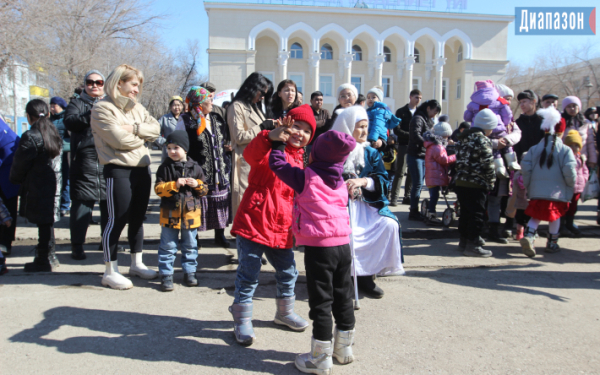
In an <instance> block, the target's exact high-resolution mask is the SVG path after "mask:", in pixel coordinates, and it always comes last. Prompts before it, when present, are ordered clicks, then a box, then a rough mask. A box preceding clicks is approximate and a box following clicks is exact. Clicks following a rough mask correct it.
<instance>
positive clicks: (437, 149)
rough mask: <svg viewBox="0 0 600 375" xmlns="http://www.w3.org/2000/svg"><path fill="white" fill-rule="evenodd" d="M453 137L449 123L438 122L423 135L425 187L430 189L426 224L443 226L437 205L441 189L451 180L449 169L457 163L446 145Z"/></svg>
mask: <svg viewBox="0 0 600 375" xmlns="http://www.w3.org/2000/svg"><path fill="white" fill-rule="evenodd" d="M451 135H452V127H450V124H448V123H447V122H438V123H437V124H435V125H434V126H433V129H432V130H431V131H427V132H425V134H423V139H424V142H423V146H425V150H426V151H425V185H426V186H427V187H428V188H429V207H428V211H427V216H426V217H425V223H426V224H428V225H442V221H441V220H440V219H438V218H437V215H436V209H435V207H436V205H437V202H438V200H439V198H440V189H441V187H443V186H448V184H449V183H450V178H449V176H448V167H449V166H450V165H452V164H454V163H455V162H456V155H450V156H448V153H447V152H446V145H448V138H449V137H450V136H451Z"/></svg>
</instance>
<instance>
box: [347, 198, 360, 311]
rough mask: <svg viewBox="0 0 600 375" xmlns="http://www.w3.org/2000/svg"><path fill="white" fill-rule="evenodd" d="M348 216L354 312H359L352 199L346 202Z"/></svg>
mask: <svg viewBox="0 0 600 375" xmlns="http://www.w3.org/2000/svg"><path fill="white" fill-rule="evenodd" d="M348 215H349V216H350V231H351V233H350V251H351V252H352V273H353V274H354V310H360V302H359V300H358V283H357V282H356V254H355V253H354V225H352V199H350V200H348Z"/></svg>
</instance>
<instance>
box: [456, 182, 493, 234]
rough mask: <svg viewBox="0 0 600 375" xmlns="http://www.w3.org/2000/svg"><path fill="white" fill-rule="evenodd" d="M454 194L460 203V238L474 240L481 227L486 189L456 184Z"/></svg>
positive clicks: (483, 219)
mask: <svg viewBox="0 0 600 375" xmlns="http://www.w3.org/2000/svg"><path fill="white" fill-rule="evenodd" d="M455 191H456V195H457V197H458V202H459V203H460V216H459V218H458V232H459V233H460V237H461V238H465V237H466V238H467V239H468V240H469V241H475V240H476V239H477V238H478V237H479V236H480V235H481V231H482V229H483V224H484V221H485V207H486V197H487V191H486V190H485V189H477V188H470V187H464V186H456V188H455Z"/></svg>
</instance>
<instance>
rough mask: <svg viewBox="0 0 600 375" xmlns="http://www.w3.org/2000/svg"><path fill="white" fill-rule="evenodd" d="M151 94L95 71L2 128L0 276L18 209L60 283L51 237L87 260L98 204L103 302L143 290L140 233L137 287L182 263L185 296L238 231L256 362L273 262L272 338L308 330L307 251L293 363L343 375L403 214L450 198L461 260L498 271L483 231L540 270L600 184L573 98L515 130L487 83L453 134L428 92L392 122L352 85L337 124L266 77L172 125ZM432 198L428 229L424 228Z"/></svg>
mask: <svg viewBox="0 0 600 375" xmlns="http://www.w3.org/2000/svg"><path fill="white" fill-rule="evenodd" d="M143 82H144V76H143V73H142V72H141V71H140V70H138V69H136V68H134V67H132V66H129V65H120V66H118V67H117V68H116V69H115V70H114V71H113V72H111V73H110V74H109V75H108V77H107V78H106V79H105V77H104V75H103V74H102V73H101V72H100V71H98V70H92V71H90V72H88V73H87V74H86V75H85V77H84V81H83V85H82V87H80V89H79V90H78V91H77V92H76V94H75V95H74V96H73V97H72V98H71V99H70V101H69V103H67V102H66V101H65V100H64V99H62V98H59V97H54V98H52V99H51V100H50V106H48V105H47V104H46V103H45V102H44V101H42V100H39V99H35V100H32V101H30V102H29V103H28V104H27V107H26V113H27V118H28V121H29V123H30V124H31V129H30V130H28V131H26V132H25V133H23V135H22V136H21V137H18V136H17V135H16V134H15V133H14V132H13V131H12V130H11V129H10V128H8V127H7V126H6V124H4V123H0V127H1V129H0V130H1V133H2V134H1V135H0V199H1V200H0V223H1V224H2V229H1V233H0V246H1V249H2V254H3V255H2V257H1V258H0V274H2V273H4V272H6V266H5V259H4V256H5V255H10V253H11V247H12V242H13V241H14V238H15V229H16V222H17V221H16V217H17V206H18V207H19V215H20V216H22V217H24V218H26V219H27V220H28V221H29V222H31V223H34V224H36V225H37V227H38V231H39V240H38V245H37V246H36V248H35V249H36V252H35V257H34V259H33V261H32V262H31V263H27V264H26V265H25V271H26V272H50V271H52V270H53V269H55V268H56V267H58V266H59V261H58V258H57V257H56V253H55V240H54V223H56V222H57V221H58V220H60V217H62V216H67V215H68V216H69V220H70V222H69V226H70V230H71V257H72V258H73V259H74V260H79V261H80V260H83V259H86V253H85V251H84V248H83V246H84V244H85V240H86V232H87V229H88V226H89V225H90V224H94V221H93V219H92V212H93V208H94V205H95V204H96V203H97V202H98V204H99V208H100V225H101V233H102V241H101V244H100V249H102V250H103V252H104V262H105V273H104V275H103V277H102V285H106V286H108V287H110V288H113V289H130V288H132V287H133V284H132V283H131V280H130V279H128V278H127V277H125V276H123V275H122V274H121V273H120V272H119V268H118V255H119V253H120V252H123V249H122V248H120V247H119V246H118V240H119V238H120V236H121V233H122V231H123V229H124V228H125V225H126V224H128V232H127V238H128V241H129V248H130V256H131V266H130V268H129V274H130V275H133V276H138V277H141V278H143V279H155V278H157V277H160V281H161V288H162V290H163V291H165V292H168V291H172V290H173V289H174V282H173V274H174V261H175V256H176V253H177V251H178V249H179V250H180V251H181V253H182V257H181V268H182V270H183V274H184V279H183V280H184V284H185V285H187V286H190V287H193V286H197V285H198V280H197V279H196V276H195V274H196V268H197V265H198V261H197V258H198V243H197V235H198V232H199V231H209V230H214V241H215V243H216V244H217V245H219V246H223V247H230V246H231V244H230V243H229V240H228V239H227V238H226V236H225V229H226V228H227V227H228V226H229V225H232V227H231V234H232V236H234V237H235V242H236V248H237V252H238V258H239V266H238V269H237V274H236V279H235V292H234V300H233V304H232V305H231V306H230V308H229V311H230V312H231V314H232V317H233V321H234V334H235V338H236V340H237V341H238V342H239V343H240V344H241V345H245V346H247V345H251V344H252V343H253V342H254V341H255V339H256V335H255V333H254V330H253V326H252V311H253V303H252V299H253V295H254V291H255V290H256V287H257V286H258V280H259V273H260V269H261V266H262V265H263V264H266V262H267V261H268V262H269V263H270V264H271V265H272V266H273V267H274V268H275V274H274V276H275V281H276V284H277V294H276V315H275V319H274V322H275V323H276V324H279V325H283V326H286V327H288V328H290V329H291V330H293V331H304V330H305V329H306V328H307V327H308V325H309V323H308V322H307V321H306V320H305V319H303V318H302V317H300V316H299V315H298V314H297V313H295V312H294V304H295V296H296V293H295V284H296V280H297V278H298V270H297V268H296V263H295V260H294V249H302V251H304V262H305V269H306V277H307V289H308V295H309V306H310V314H309V317H310V319H311V320H312V321H313V338H312V342H311V351H310V352H308V353H305V354H301V355H299V356H298V357H297V358H296V362H295V363H296V366H297V367H298V369H300V370H301V371H303V372H308V373H317V374H327V373H330V371H331V368H332V357H335V358H336V359H337V360H338V362H340V363H342V364H345V363H350V362H352V361H353V359H354V357H353V354H352V344H353V341H354V333H355V329H354V326H355V319H354V312H353V311H354V310H353V303H352V297H353V294H354V288H355V287H356V288H358V289H360V290H362V292H363V293H365V294H366V295H368V296H370V297H373V298H382V297H383V296H384V291H383V290H382V289H381V288H380V286H378V285H377V284H376V278H377V277H386V276H398V275H403V274H404V268H403V262H404V257H403V249H402V230H401V226H400V223H399V220H398V217H397V216H396V215H395V214H394V213H392V211H391V210H390V206H392V207H393V206H397V205H398V204H406V205H409V206H410V210H409V214H408V219H409V220H419V221H425V223H427V224H428V225H441V224H442V223H441V220H440V219H439V218H438V217H437V213H436V205H437V203H438V200H439V196H440V194H442V193H447V191H449V190H453V191H454V192H455V193H456V196H457V200H458V203H459V205H460V215H459V222H458V231H459V234H460V241H459V244H458V246H459V248H460V249H461V251H463V254H464V255H465V256H476V257H489V256H491V255H492V252H491V251H490V250H487V249H484V246H485V243H486V240H485V239H484V237H486V236H485V235H484V233H485V232H486V230H487V237H486V239H487V241H493V242H499V243H504V244H507V243H508V239H509V238H510V237H511V236H513V234H514V237H515V239H517V240H519V241H520V244H521V247H522V251H523V253H524V254H525V255H527V256H529V257H534V256H535V255H536V248H535V246H534V242H535V240H536V238H537V229H538V226H539V224H540V222H542V221H547V222H549V230H548V236H547V243H546V247H545V250H546V251H547V252H549V253H554V252H557V251H559V250H560V246H559V245H558V238H559V236H560V235H565V234H566V235H569V236H575V237H576V236H580V235H581V230H580V229H579V228H578V227H577V225H576V224H575V222H574V218H575V215H576V212H577V202H578V200H579V199H580V197H581V194H582V192H583V191H584V188H585V187H586V183H587V181H588V179H589V176H590V171H596V169H597V159H598V148H597V145H598V139H597V119H598V110H597V109H596V108H594V107H592V108H588V109H587V110H586V111H585V112H582V105H581V101H580V100H579V98H577V97H574V96H568V97H566V98H563V100H562V103H561V104H562V111H563V112H562V113H560V112H559V111H558V109H557V107H558V101H559V98H558V97H557V96H556V95H552V94H547V95H545V96H543V97H542V99H541V100H540V99H539V97H538V96H537V95H536V94H535V93H534V92H533V91H531V90H525V91H523V92H521V93H519V94H518V95H517V96H516V100H517V101H518V105H519V108H520V110H521V114H520V116H519V117H518V118H517V119H516V120H515V119H514V117H513V113H512V110H511V102H512V100H514V99H515V97H514V93H513V91H512V90H511V89H510V88H509V87H507V86H505V85H501V84H495V83H494V82H492V81H490V80H486V81H478V82H477V83H476V85H475V86H476V87H475V91H474V93H473V95H472V96H471V100H472V101H471V103H469V105H468V106H467V108H466V111H465V113H464V118H462V119H456V120H460V122H461V123H460V125H459V126H458V127H457V128H456V129H454V130H453V129H452V126H451V125H450V119H449V118H448V116H446V115H440V114H441V109H442V108H441V105H440V103H438V102H437V101H436V100H426V101H423V96H422V93H421V92H420V91H419V90H413V91H411V92H410V94H409V102H408V103H407V104H406V105H405V106H403V107H401V108H399V109H398V110H397V111H396V112H395V114H394V112H393V111H392V109H390V108H389V107H388V106H387V105H386V104H385V103H384V94H383V89H382V88H381V87H379V86H375V87H373V88H371V89H370V90H369V91H368V92H367V95H366V97H364V96H362V95H359V93H358V91H357V89H356V87H355V86H353V85H351V84H347V83H346V84H342V85H341V86H339V88H338V89H337V102H338V105H337V106H336V108H335V109H334V111H333V112H332V113H331V114H330V113H329V111H328V110H327V109H325V108H323V94H322V93H321V92H319V91H316V92H313V93H312V94H311V95H310V104H302V95H301V93H300V92H298V90H297V86H296V84H295V83H294V81H292V80H283V81H281V82H280V83H279V84H278V85H277V87H276V88H275V87H274V86H273V83H272V82H271V81H270V80H269V79H267V78H266V77H265V76H263V75H262V74H260V73H252V74H250V75H249V76H248V78H247V79H246V80H245V81H244V83H243V84H242V86H241V87H240V89H239V90H238V92H237V94H236V95H235V97H234V98H233V99H232V101H231V102H230V103H227V106H226V108H224V107H221V106H217V105H214V104H213V97H214V94H215V92H216V90H217V88H216V87H215V86H214V85H213V84H212V83H210V82H205V83H202V84H201V85H199V86H193V87H192V88H191V89H190V90H189V92H188V93H187V95H186V97H185V99H184V98H182V97H181V96H173V97H171V99H170V101H169V113H167V114H165V115H164V116H163V117H162V118H160V119H159V120H158V121H157V120H156V119H155V118H153V117H152V116H151V115H150V114H149V113H148V111H147V110H146V109H145V108H144V107H143V106H142V105H141V104H140V103H139V101H138V97H139V96H140V94H141V91H142V87H143ZM457 122H458V121H457ZM152 146H156V147H158V148H160V149H161V151H162V156H161V164H160V166H159V167H158V170H157V172H156V178H155V182H154V191H155V192H156V194H157V195H158V196H159V197H160V199H161V201H160V219H159V225H160V226H161V239H160V245H159V248H158V265H159V266H158V272H156V271H154V270H152V269H151V268H148V267H147V266H146V265H145V264H144V261H143V247H144V246H143V238H144V226H143V222H144V220H145V214H146V208H147V207H148V203H149V199H150V192H151V190H150V189H151V188H152V177H151V173H150V168H149V166H150V163H151V157H150V152H149V150H150V148H151V147H152ZM405 177H406V178H405ZM404 178H405V179H404ZM403 179H404V185H403ZM423 184H425V185H426V186H427V188H428V189H429V205H428V207H427V210H426V215H423V213H422V212H421V210H419V204H420V195H421V191H422V187H423ZM403 186H404V194H403V195H401V194H400V192H401V189H402V187H403ZM19 197H20V204H19V203H18V201H19ZM503 217H504V218H505V221H504V224H501V219H502V218H503ZM598 222H599V224H600V206H599V217H598ZM265 257H266V259H265ZM353 277H354V279H353ZM354 284H355V285H354ZM332 315H333V318H334V320H335V324H334V321H333V320H332Z"/></svg>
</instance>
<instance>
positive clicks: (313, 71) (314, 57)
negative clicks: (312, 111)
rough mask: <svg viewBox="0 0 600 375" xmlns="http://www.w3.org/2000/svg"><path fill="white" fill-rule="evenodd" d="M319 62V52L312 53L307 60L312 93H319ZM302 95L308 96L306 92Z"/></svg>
mask: <svg viewBox="0 0 600 375" xmlns="http://www.w3.org/2000/svg"><path fill="white" fill-rule="evenodd" d="M320 62H321V53H320V52H312V53H311V54H310V56H309V58H308V66H309V68H308V70H309V74H310V77H311V78H312V80H311V82H312V91H311V92H315V91H319V65H320ZM304 95H305V96H306V95H308V90H306V92H305V93H304ZM309 97H310V95H309Z"/></svg>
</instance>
